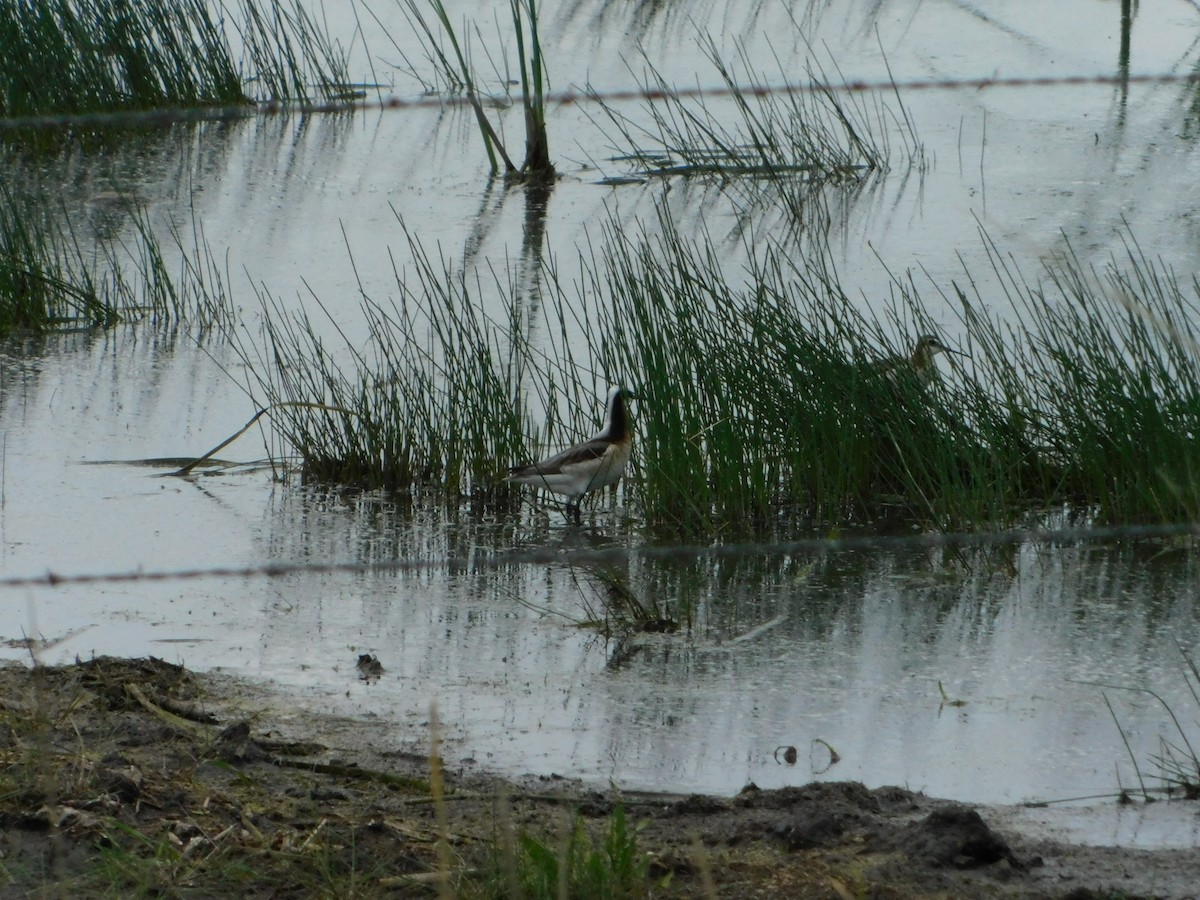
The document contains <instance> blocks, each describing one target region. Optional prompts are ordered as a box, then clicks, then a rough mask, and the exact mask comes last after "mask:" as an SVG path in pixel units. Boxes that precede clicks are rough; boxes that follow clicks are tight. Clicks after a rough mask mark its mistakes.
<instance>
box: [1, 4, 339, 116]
mask: <svg viewBox="0 0 1200 900" xmlns="http://www.w3.org/2000/svg"><path fill="white" fill-rule="evenodd" d="M222 12H225V11H224V10H222ZM239 12H240V13H241V18H242V25H241V27H240V28H239V29H238V31H239V35H240V37H241V40H242V43H243V46H244V59H243V61H242V62H241V63H239V62H238V61H237V60H235V58H234V56H233V51H232V48H231V47H230V42H229V35H228V34H227V33H226V32H225V30H224V29H225V21H226V19H225V17H224V16H220V17H217V16H215V15H214V10H213V8H212V6H211V4H208V3H205V2H203V0H169V2H168V0H49V2H44V3H33V4H30V3H26V2H20V0H0V45H3V47H4V52H3V53H2V54H0V81H2V82H3V83H4V85H5V90H4V91H3V93H2V94H0V116H29V115H46V114H56V113H63V114H70V113H87V112H104V111H112V110H126V109H154V108H161V107H167V106H198V105H210V104H238V103H244V102H246V101H247V100H248V98H247V96H246V93H245V90H244V87H243V83H244V82H245V81H246V80H247V79H255V80H257V81H258V82H259V83H260V84H261V85H263V87H264V88H265V95H264V96H263V97H262V99H274V100H295V99H307V98H308V97H309V96H310V93H311V86H312V85H317V86H319V87H322V88H327V87H329V86H331V85H334V84H337V83H344V82H345V80H346V77H345V61H344V59H343V57H342V56H341V54H340V53H339V52H338V51H336V50H335V49H334V47H333V45H332V44H331V43H330V41H329V39H328V38H327V37H326V36H325V34H324V33H323V31H322V29H321V28H320V27H319V26H318V25H317V23H316V22H315V21H314V20H313V19H312V18H311V17H310V16H309V15H308V13H306V12H305V10H304V8H303V7H302V6H300V4H299V3H296V4H295V5H294V6H293V7H292V8H291V9H289V8H288V7H287V6H286V5H285V4H284V3H282V2H279V0H267V2H266V4H265V5H262V6H260V5H259V4H258V3H257V2H255V0H241V2H240V7H239ZM243 66H244V67H245V68H243Z"/></svg>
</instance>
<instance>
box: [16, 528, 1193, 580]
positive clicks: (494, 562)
mask: <svg viewBox="0 0 1200 900" xmlns="http://www.w3.org/2000/svg"><path fill="white" fill-rule="evenodd" d="M1198 535H1200V523H1180V524H1175V525H1122V526H1112V527H1086V528H1085V527H1080V528H1061V529H1041V528H1037V529H1014V530H1008V531H992V532H960V533H955V534H936V533H934V534H917V535H904V536H875V535H855V536H849V537H831V538H805V539H799V540H793V541H781V542H774V543H761V542H759V543H740V544H721V545H715V546H710V545H674V546H625V547H605V548H593V549H586V550H567V551H563V550H557V549H554V548H551V547H540V548H531V549H527V550H511V551H505V552H500V553H491V554H486V553H485V554H480V555H478V556H472V557H469V558H468V557H456V556H448V557H443V558H437V559H432V558H431V559H418V558H408V559H395V560H388V561H383V562H336V561H331V562H303V563H266V564H263V565H253V566H214V567H211V568H192V569H174V570H169V569H160V570H143V569H138V570H134V571H127V572H109V573H94V572H93V573H87V572H85V573H76V574H60V573H57V572H46V573H44V574H41V575H17V576H7V577H4V578H0V589H3V588H33V587H64V586H67V585H88V584H126V583H131V582H142V581H190V580H197V579H210V578H246V579H249V578H282V577H286V576H290V575H305V574H321V575H328V574H350V575H379V574H385V573H392V572H417V571H430V570H435V569H461V570H465V571H471V572H476V573H477V572H480V571H488V570H492V571H494V570H499V569H502V568H505V567H509V566H518V565H550V564H556V563H557V564H565V565H576V564H586V563H597V562H612V561H615V560H631V559H646V560H677V561H685V562H690V561H695V560H699V559H729V558H738V557H751V556H789V555H795V554H829V553H839V552H847V551H864V550H875V551H881V550H887V551H894V550H901V549H938V548H973V547H974V548H979V547H989V546H991V547H994V546H1003V545H1016V544H1033V545H1038V544H1042V545H1050V544H1069V543H1080V542H1088V543H1099V542H1104V541H1121V540H1147V539H1178V538H1190V537H1195V536H1198Z"/></svg>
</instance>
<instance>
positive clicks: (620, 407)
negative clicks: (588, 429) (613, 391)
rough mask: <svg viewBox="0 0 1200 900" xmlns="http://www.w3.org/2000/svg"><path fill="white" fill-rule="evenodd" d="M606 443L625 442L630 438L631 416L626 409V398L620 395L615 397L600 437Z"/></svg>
mask: <svg viewBox="0 0 1200 900" xmlns="http://www.w3.org/2000/svg"><path fill="white" fill-rule="evenodd" d="M598 437H600V438H601V439H603V440H606V441H618V442H620V441H624V440H627V439H628V438H629V414H628V412H627V410H626V409H625V398H624V397H623V396H621V395H620V394H617V395H616V396H615V397H613V399H612V402H611V403H610V404H609V405H608V411H607V415H605V417H604V430H603V431H601V432H600V434H599V435H598Z"/></svg>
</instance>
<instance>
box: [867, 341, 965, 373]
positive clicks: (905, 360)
mask: <svg viewBox="0 0 1200 900" xmlns="http://www.w3.org/2000/svg"><path fill="white" fill-rule="evenodd" d="M939 353H953V354H954V355H955V356H966V355H967V354H965V353H963V352H962V351H961V350H955V349H954V348H953V347H947V346H946V345H945V344H944V343H943V342H942V339H941V338H939V337H938V336H937V335H936V334H923V335H921V336H920V337H919V338H917V343H916V344H915V345H914V346H913V351H912V353H911V354H910V355H908V356H905V357H899V358H896V357H893V358H891V359H885V360H882V361H880V362H879V363H877V364H876V365H877V367H878V369H879V371H880V372H882V373H883V374H884V375H888V376H893V377H894V376H897V375H899V374H900V373H902V372H911V373H912V374H913V375H916V376H917V379H918V380H919V381H920V382H921V383H922V384H928V383H929V382H930V380H931V379H932V378H933V373H934V372H935V371H936V369H935V368H934V365H933V358H934V357H935V356H937V355H938V354H939Z"/></svg>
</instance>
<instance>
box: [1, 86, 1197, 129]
mask: <svg viewBox="0 0 1200 900" xmlns="http://www.w3.org/2000/svg"><path fill="white" fill-rule="evenodd" d="M1155 84H1158V85H1161V84H1176V85H1191V84H1200V73H1189V74H1176V73H1159V74H1151V73H1145V74H1140V75H1027V76H1026V75H1022V76H999V75H997V76H988V77H980V78H955V79H910V80H905V81H892V80H882V81H870V80H859V79H856V80H850V81H843V82H841V83H840V84H834V83H829V82H821V81H805V82H790V83H783V84H775V85H765V84H750V85H744V86H742V85H739V86H737V87H730V86H728V85H715V86H711V87H700V86H695V87H681V88H671V89H669V90H668V89H660V88H630V89H621V90H610V91H592V90H581V89H570V90H566V91H560V92H555V93H550V94H547V95H546V97H545V103H546V105H547V106H570V105H573V104H579V103H609V102H612V103H619V102H628V101H633V100H641V101H652V100H665V99H668V98H695V97H706V98H709V97H711V98H715V97H732V96H742V97H760V96H767V95H770V94H787V93H826V92H834V93H871V92H900V93H903V92H907V91H931V90H970V91H984V90H990V89H1000V88H1031V87H1083V86H1108V87H1129V86H1133V85H1155ZM470 105H471V100H470V99H469V98H468V97H467V96H466V95H465V94H459V95H455V96H441V95H439V96H423V97H398V96H394V95H392V96H387V97H380V98H379V99H377V100H367V99H359V100H355V101H345V100H335V101H320V102H296V103H284V102H280V101H269V102H264V103H241V104H230V105H217V106H199V107H191V108H188V107H173V108H169V109H151V110H121V111H111V112H88V113H56V114H49V113H48V114H44V115H30V116H11V117H7V118H0V132H6V131H20V130H45V129H55V128H68V127H79V128H94V127H100V126H108V125H171V124H175V123H178V122H207V121H224V120H230V119H245V118H252V117H255V116H262V115H294V114H317V113H349V112H370V111H372V110H379V111H391V110H414V109H442V108H445V107H447V106H470Z"/></svg>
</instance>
